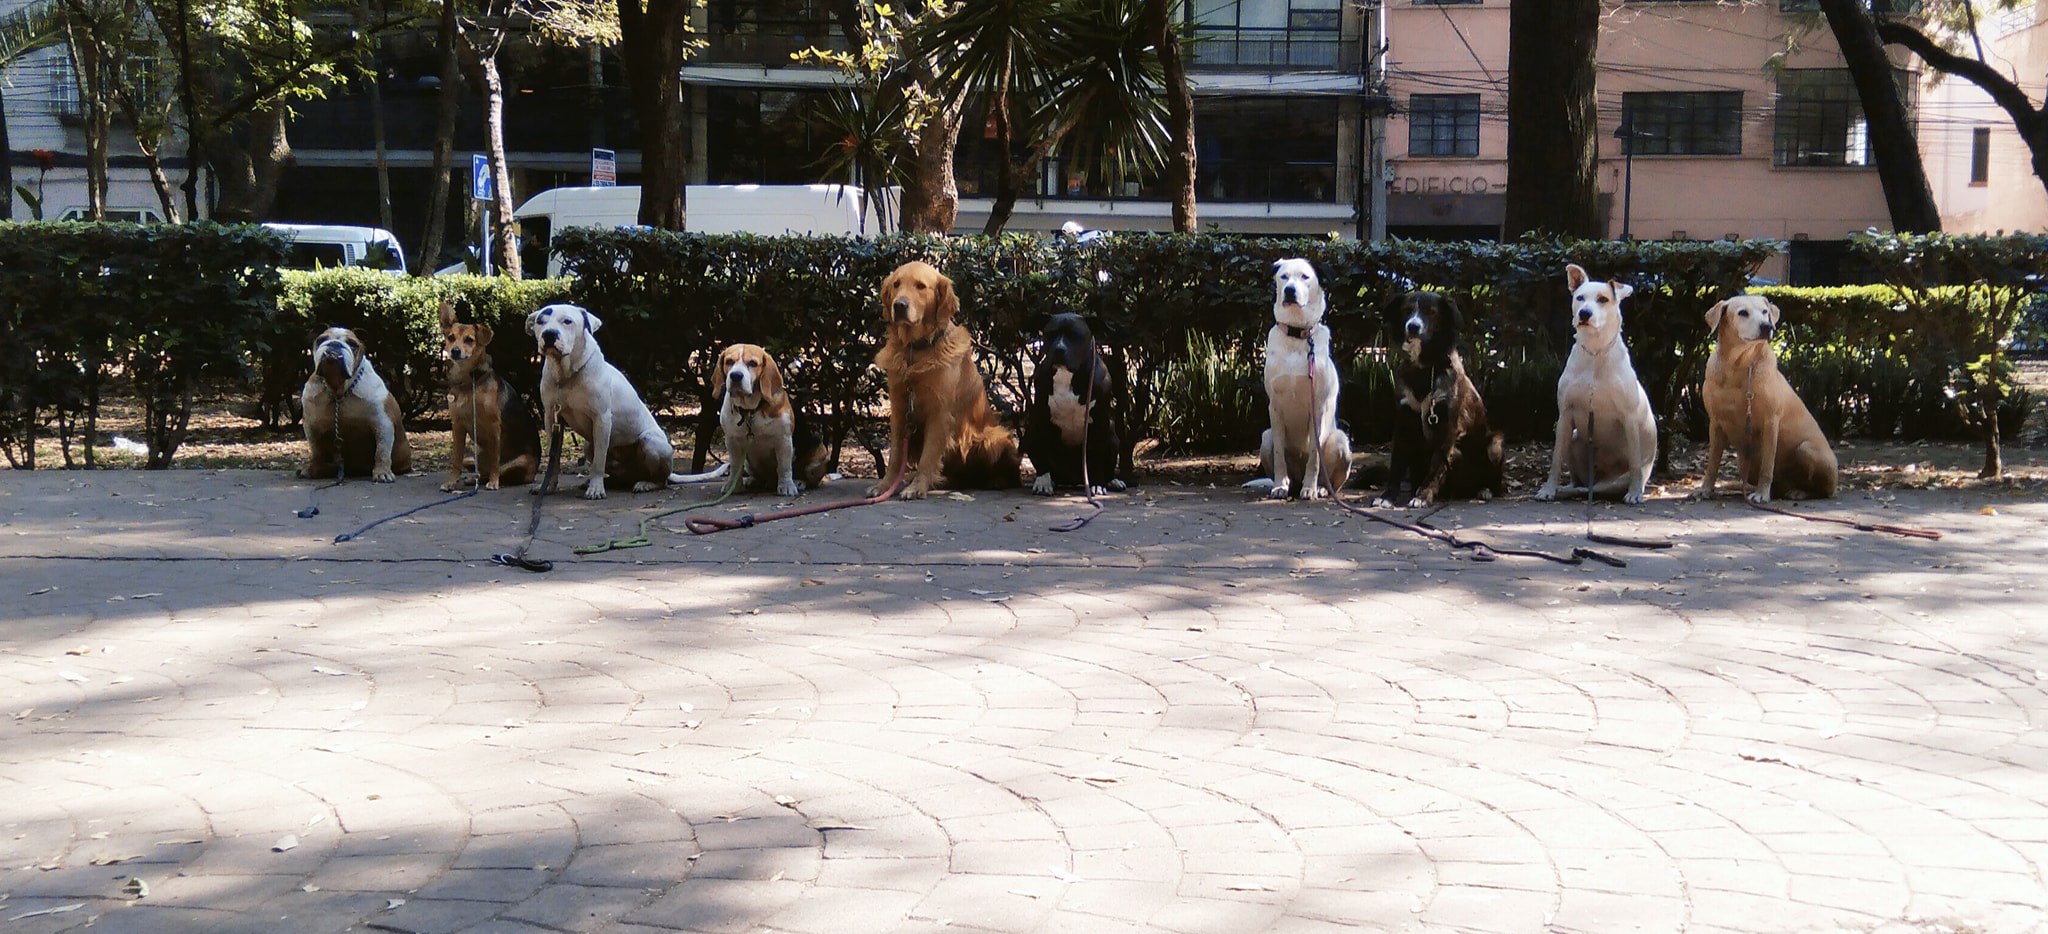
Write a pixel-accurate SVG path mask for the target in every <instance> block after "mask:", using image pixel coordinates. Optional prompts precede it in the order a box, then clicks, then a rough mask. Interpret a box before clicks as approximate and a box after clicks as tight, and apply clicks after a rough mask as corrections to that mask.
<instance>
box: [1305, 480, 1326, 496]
mask: <svg viewBox="0 0 2048 934" xmlns="http://www.w3.org/2000/svg"><path fill="white" fill-rule="evenodd" d="M1324 495H1325V491H1324V488H1323V485H1322V484H1320V483H1305V484H1302V487H1301V498H1302V499H1305V500H1312V499H1322V498H1323V496H1324Z"/></svg>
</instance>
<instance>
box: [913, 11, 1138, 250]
mask: <svg viewBox="0 0 2048 934" xmlns="http://www.w3.org/2000/svg"><path fill="white" fill-rule="evenodd" d="M1144 12H1145V11H1144V5H1143V0H975V2H970V3H966V4H963V5H962V6H961V7H960V8H958V9H957V10H955V11H954V12H953V13H951V14H950V15H947V16H944V17H941V18H939V19H937V20H936V21H934V22H933V23H932V24H931V26H930V27H929V28H928V29H927V30H925V32H924V33H923V35H921V36H920V37H919V39H918V42H917V47H918V48H919V49H920V50H921V54H925V55H929V56H932V57H933V58H935V59H937V60H939V61H942V62H944V63H945V64H944V66H943V69H942V71H941V75H940V80H941V82H942V84H943V85H944V86H946V87H948V88H955V89H960V90H964V91H967V92H969V93H972V94H975V95H978V96H980V97H981V99H982V100H984V101H986V102H987V104H988V107H989V111H988V112H989V120H990V123H991V124H992V125H993V126H994V129H995V144H996V150H997V153H998V158H999V159H1000V160H1001V161H1000V163H999V164H998V176H997V183H996V198H995V204H994V206H993V207H992V208H991V210H990V211H989V219H988V224H987V226H986V227H985V228H984V230H983V232H984V233H988V234H994V233H998V232H1000V231H1001V230H1002V229H1003V227H1004V226H1005V225H1006V224H1008V223H1009V219H1010V215H1011V213H1012V212H1013V211H1014V210H1015V208H1016V203H1017V199H1018V197H1020V196H1021V195H1022V193H1023V179H1025V178H1028V177H1030V175H1031V173H1032V172H1033V171H1034V170H1035V169H1036V167H1037V165H1038V164H1039V163H1040V162H1041V161H1042V160H1044V159H1045V158H1046V157H1047V156H1049V155H1051V154H1052V153H1053V152H1056V151H1059V150H1060V149H1061V147H1062V145H1063V144H1070V145H1069V149H1070V150H1071V152H1072V155H1073V156H1074V158H1076V159H1077V160H1078V161H1080V162H1081V163H1082V164H1085V165H1089V166H1090V167H1091V168H1094V169H1096V170H1098V171H1099V172H1101V173H1102V174H1103V175H1104V177H1107V178H1111V179H1121V178H1125V177H1128V176H1130V175H1132V174H1142V173H1144V172H1148V171H1152V170H1155V169H1157V168H1159V167H1160V166H1161V165H1162V164H1163V163H1164V153H1165V149H1166V146H1167V139H1168V133H1167V129H1166V124H1165V111H1164V105H1163V103H1162V101H1163V99H1164V96H1165V90H1166V89H1165V85H1164V80H1163V77H1162V74H1163V73H1162V71H1161V66H1160V61H1159V56H1158V51H1157V47H1156V46H1155V44H1154V43H1152V42H1151V39H1150V35H1149V31H1148V28H1147V24H1146V21H1145V16H1144ZM1019 139H1022V140H1024V141H1025V142H1026V144H1027V146H1028V149H1027V150H1026V153H1025V156H1024V160H1023V162H1022V163H1019V162H1018V161H1017V159H1016V157H1015V153H1016V145H1017V141H1018V140H1019Z"/></svg>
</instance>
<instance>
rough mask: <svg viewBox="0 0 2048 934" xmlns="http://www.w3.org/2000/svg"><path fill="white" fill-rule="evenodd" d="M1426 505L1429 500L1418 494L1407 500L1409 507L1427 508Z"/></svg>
mask: <svg viewBox="0 0 2048 934" xmlns="http://www.w3.org/2000/svg"><path fill="white" fill-rule="evenodd" d="M1428 506H1429V500H1426V499H1423V498H1422V497H1420V496H1417V497H1415V498H1414V499H1411V500H1409V501H1408V508H1409V509H1424V508H1427V507H1428Z"/></svg>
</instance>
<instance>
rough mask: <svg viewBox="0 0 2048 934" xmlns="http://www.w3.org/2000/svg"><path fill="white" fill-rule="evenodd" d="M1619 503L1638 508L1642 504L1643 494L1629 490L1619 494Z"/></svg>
mask: <svg viewBox="0 0 2048 934" xmlns="http://www.w3.org/2000/svg"><path fill="white" fill-rule="evenodd" d="M1621 501H1622V502H1624V503H1627V504H1629V505H1631V506H1638V505H1641V504H1642V502H1643V494H1642V493H1641V492H1640V491H1637V490H1630V491H1628V492H1626V493H1623V494H1621Z"/></svg>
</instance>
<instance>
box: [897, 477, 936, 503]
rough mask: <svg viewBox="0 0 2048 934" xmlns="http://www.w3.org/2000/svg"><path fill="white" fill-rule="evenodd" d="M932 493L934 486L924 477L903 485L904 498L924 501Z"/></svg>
mask: <svg viewBox="0 0 2048 934" xmlns="http://www.w3.org/2000/svg"><path fill="white" fill-rule="evenodd" d="M931 491H932V485H931V483H930V481H927V480H926V479H925V478H923V477H919V478H917V479H915V480H912V481H910V482H909V483H906V484H904V485H903V493H902V498H904V499H923V498H925V496H926V495H928V494H930V493H931Z"/></svg>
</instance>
